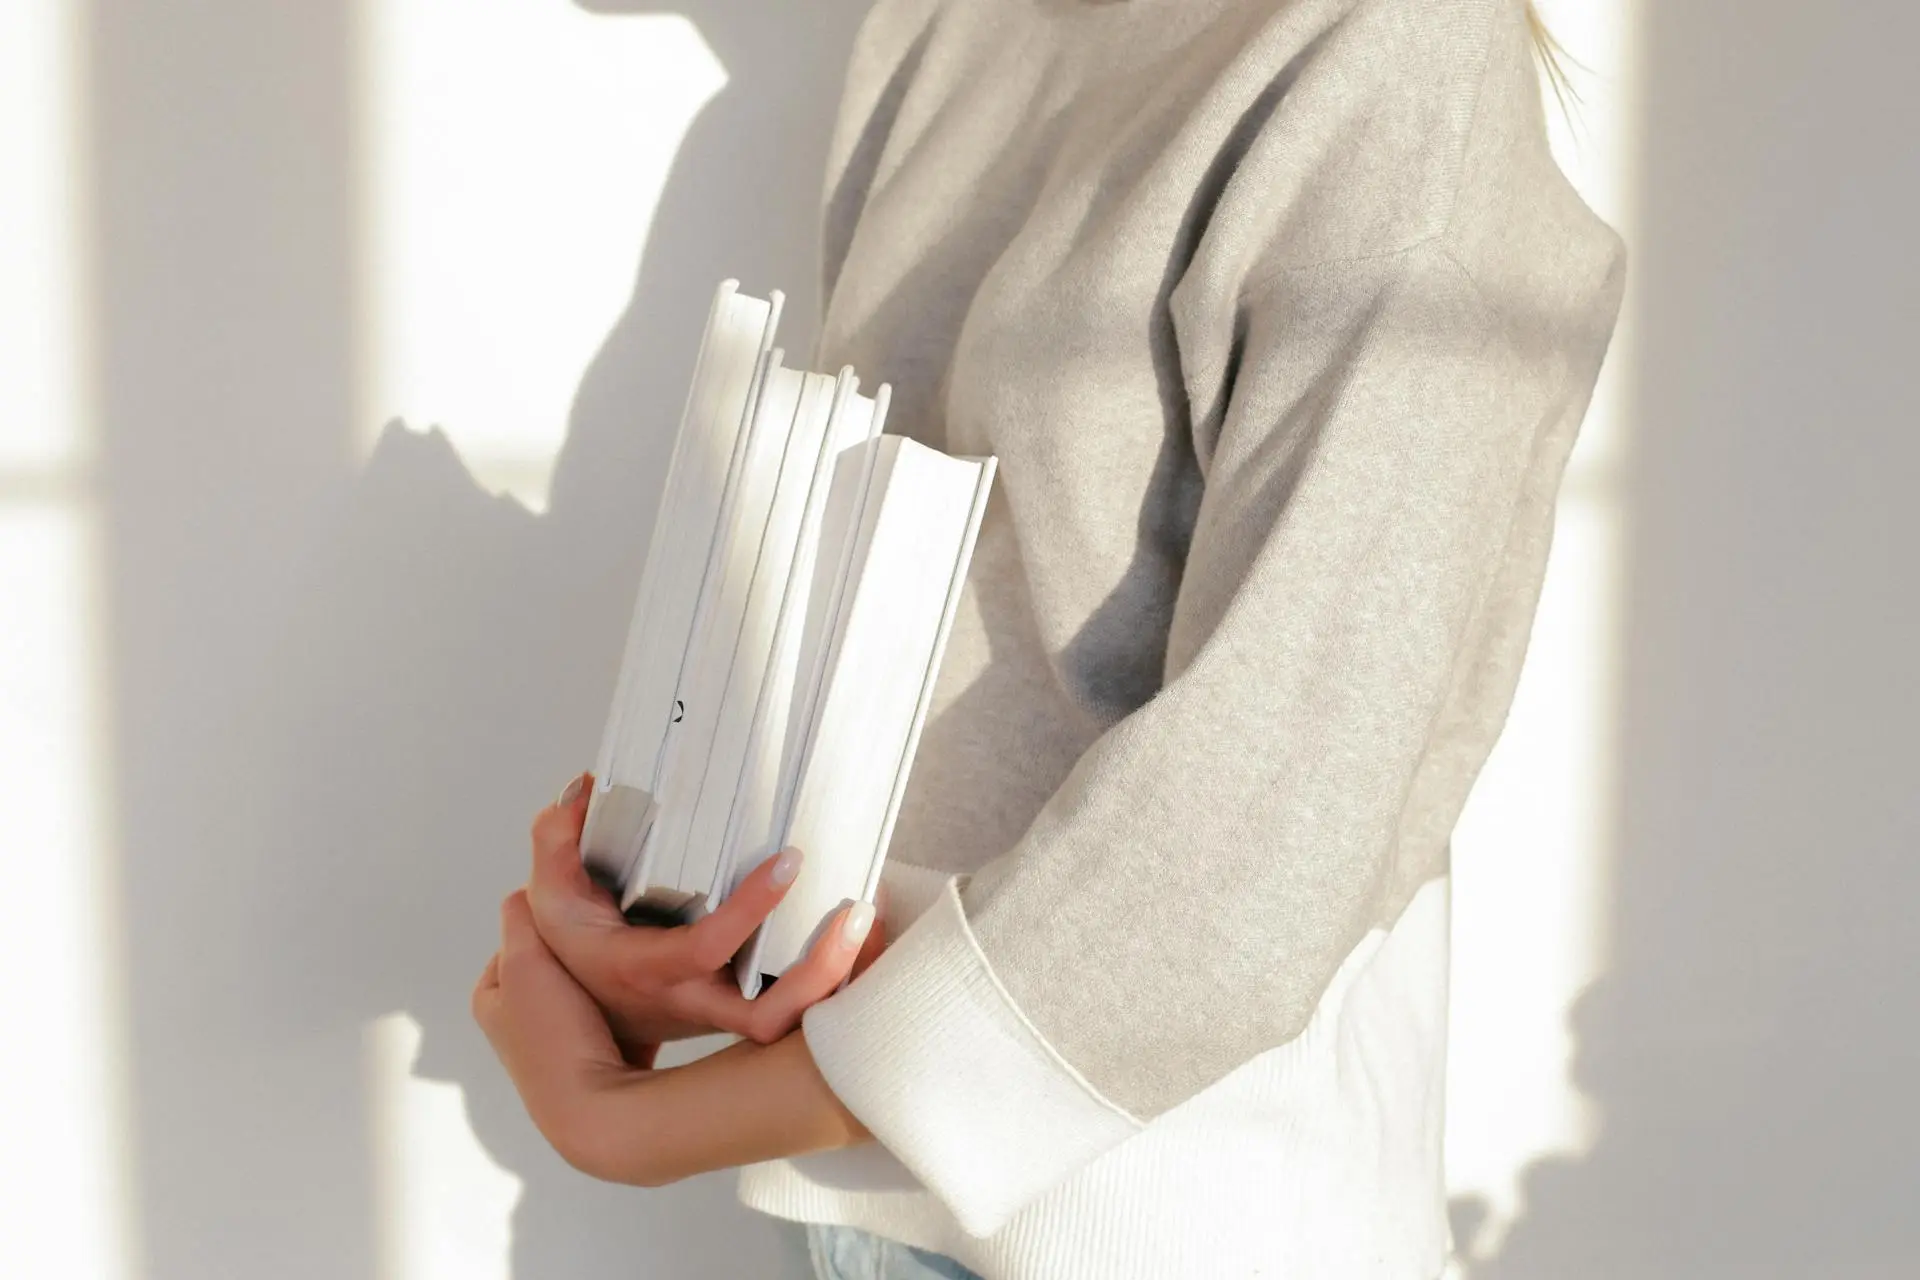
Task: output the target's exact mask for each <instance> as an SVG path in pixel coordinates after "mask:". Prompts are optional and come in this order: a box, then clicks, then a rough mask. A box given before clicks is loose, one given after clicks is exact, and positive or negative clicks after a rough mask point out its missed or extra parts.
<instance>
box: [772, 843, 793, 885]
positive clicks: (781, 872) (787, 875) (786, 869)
mask: <svg viewBox="0 0 1920 1280" xmlns="http://www.w3.org/2000/svg"><path fill="white" fill-rule="evenodd" d="M799 874H800V851H799V850H798V849H782V850H781V851H780V856H779V857H777V858H775V859H774V860H773V872H772V874H771V875H770V876H769V877H768V878H769V879H771V880H772V881H773V882H774V883H775V884H777V885H789V884H792V883H793V879H794V877H795V876H797V875H799Z"/></svg>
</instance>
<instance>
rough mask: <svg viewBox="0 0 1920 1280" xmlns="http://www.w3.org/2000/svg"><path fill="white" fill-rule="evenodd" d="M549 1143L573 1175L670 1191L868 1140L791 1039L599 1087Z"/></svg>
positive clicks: (628, 1075) (802, 1043)
mask: <svg viewBox="0 0 1920 1280" xmlns="http://www.w3.org/2000/svg"><path fill="white" fill-rule="evenodd" d="M547 1138H548V1140H549V1141H550V1142H552V1143H553V1145H554V1147H555V1148H556V1149H557V1150H558V1151H559V1152H560V1154H561V1156H562V1157H563V1158H565V1159H566V1160H567V1162H568V1163H569V1164H571V1165H573V1166H574V1167H575V1168H577V1169H580V1170H581V1171H582V1172H585V1173H587V1174H590V1175H592V1176H593V1177H596V1178H602V1179H605V1180H607V1181H610V1182H624V1183H629V1184H632V1185H635V1186H649V1187H651V1186H663V1185H665V1184H667V1183H672V1182H678V1181H680V1180H681V1179H683V1178H689V1177H692V1176H694V1175H695V1174H699V1173H707V1172H711V1171H713V1170H716V1169H726V1168H732V1167H735V1166H739V1165H746V1164H757V1163H759V1162H760V1161H763V1160H775V1159H780V1158H782V1157H786V1156H796V1155H804V1154H806V1153H808V1152H813V1151H825V1150H830V1149H834V1148H838V1147H848V1146H855V1145H858V1144H860V1143H862V1142H867V1141H870V1140H871V1135H870V1134H869V1133H868V1132H867V1130H866V1128H865V1126H863V1125H862V1124H861V1123H860V1121H859V1120H858V1118H857V1117H855V1116H854V1115H853V1113H852V1112H850V1111H848V1110H847V1109H846V1107H845V1105H843V1104H842V1103H841V1102H840V1100H839V1098H837V1097H836V1096H835V1095H834V1093H833V1090H832V1089H831V1088H829V1087H828V1085H827V1082H826V1079H825V1078H824V1077H823V1076H822V1075H821V1074H820V1070H819V1068H818V1067H816V1066H815V1065H814V1062H813V1055H812V1054H811V1053H810V1052H809V1051H808V1049H807V1044H806V1039H805V1037H804V1036H803V1035H802V1034H801V1033H800V1032H799V1031H794V1032H792V1033H790V1034H788V1035H787V1036H785V1037H783V1038H781V1039H779V1040H776V1041H774V1042H773V1043H772V1044H765V1045H761V1044H755V1043H753V1042H751V1041H741V1042H739V1043H737V1044H733V1045H729V1046H728V1047H727V1048H725V1049H722V1050H720V1051H719V1052H718V1053H714V1054H711V1055H709V1056H708V1057H705V1058H701V1059H699V1060H698V1061H695V1062H690V1063H688V1064H686V1065H685V1066H681V1067H672V1068H669V1069H667V1070H663V1071H639V1070H634V1071H628V1072H624V1073H620V1074H618V1075H609V1076H607V1077H605V1078H602V1079H600V1080H597V1081H596V1082H595V1087H593V1088H592V1089H590V1090H588V1091H586V1092H585V1093H584V1094H583V1095H582V1097H581V1098H580V1105H578V1106H575V1107H570V1108H568V1110H567V1112H566V1114H565V1115H563V1116H559V1117H555V1118H554V1120H553V1124H552V1131H550V1132H548V1133H547Z"/></svg>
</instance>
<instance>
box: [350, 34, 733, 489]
mask: <svg viewBox="0 0 1920 1280" xmlns="http://www.w3.org/2000/svg"><path fill="white" fill-rule="evenodd" d="M360 21H361V31H362V37H361V39H362V50H363V53H362V65H363V68H364V85H365V88H364V92H363V93H362V95H361V101H362V107H361V110H362V120H361V127H360V128H361V136H362V142H361V150H362V153H363V154H364V155H365V156H366V157H367V168H366V170H365V175H364V179H363V183H364V187H363V195H362V199H363V201H364V203H365V212H364V223H365V231H364V234H365V245H366V249H365V269H364V278H363V283H362V290H361V293H362V304H363V314H364V321H363V323H364V325H365V330H364V332H363V334H362V338H361V341H362V351H361V367H362V368H363V369H365V370H366V371H367V372H366V375H365V376H366V386H365V388H364V389H363V391H362V395H363V397H364V400H365V403H363V404H362V405H360V406H359V409H358V417H357V421H358V423H359V430H360V432H361V439H360V440H359V441H358V445H359V451H360V453H361V456H363V457H364V456H365V454H366V453H367V452H368V451H369V450H370V449H371V447H372V443H373V441H374V440H375V439H377V438H378V435H379V433H380V431H381V430H382V429H383V428H384V427H385V425H386V424H387V423H388V422H390V421H392V420H394V419H396V418H399V419H403V420H405V422H406V423H407V425H408V426H410V427H412V428H414V429H416V430H424V429H426V428H429V427H434V426H438V427H440V428H441V429H442V430H444V431H445V432H446V434H447V436H448V437H449V438H450V439H451V441H452V442H453V445H454V447H455V448H456V449H457V450H458V451H459V453H460V455H461V457H462V459H463V460H464V461H465V462H466V464H467V466H468V468H469V469H470V470H471V471H472V472H473V474H474V477H475V479H476V480H477V481H478V482H479V483H480V484H481V485H482V486H484V487H485V488H487V489H489V490H491V491H493V492H496V493H509V494H511V495H513V496H514V497H516V498H518V499H519V500H520V501H522V502H523V503H525V504H527V505H528V506H529V507H531V508H533V509H534V510H536V511H538V510H544V508H545V505H546V499H547V488H548V484H549V481H550V478H551V473H552V468H553V463H554V459H555V457H556V455H557V454H558V452H559V449H560V446H561V444H562V442H563V441H564V440H565V438H566V430H567V419H568V414H569V412H570V410H571V407H572V403H573V395H574V391H575V388H576V387H578V385H579V383H580V378H581V374H582V373H583V372H584V370H585V369H586V367H587V364H588V362H589V361H590V360H591V359H592V358H593V356H594V354H595V352H596V351H597V350H598V348H599V346H600V344H601V342H602V340H603V339H604V338H605V337H606V335H607V333H608V331H609V330H610V329H611V328H612V327H613V324H614V321H615V320H616V319H617V318H618V317H619V315H620V314H621V312H622V310H623V309H624V308H625V307H626V305H627V302H628V299H629V297H630V295H631V292H632V289H633V284H634V279H635V276H636V273H637V270H638V266H639V252H640V248H641V246H642V245H643V244H644V243H645V242H646V238H647V231H648V227H649V224H650V223H651V220H652V216H653V210H654V207H655V205H656V204H657V202H658V200H659V196H660V191H661V188H662V187H663V185H664V184H665V181H666V177H667V172H668V168H669V165H670V164H671V162H672V160H673V156H674V152H675V151H676V149H677V148H678V147H679V144H680V140H681V138H682V136H683V135H684V134H685V132H686V129H687V127H688V125H689V124H690V123H691V121H692V120H693V118H694V116H695V115H696V114H697V113H698V112H699V110H700V108H701V107H702V106H703V105H705V103H706V102H707V101H708V100H709V99H710V98H712V97H713V95H714V94H715V93H717V92H718V91H719V90H720V88H721V87H722V86H723V85H724V84H725V83H726V75H725V72H724V70H723V69H722V68H721V66H720V64H719V63H718V62H717V61H716V60H715V59H714V57H713V55H712V53H711V52H710V51H709V50H708V48H707V46H706V45H705V43H704V42H703V41H702V40H701V39H700V36H699V34H698V32H697V31H696V30H695V29H694V27H693V26H692V25H691V24H690V23H689V22H688V21H687V20H686V19H684V18H682V17H679V16H644V17H609V16H606V15H602V14H595V13H591V12H588V11H586V10H584V9H582V8H580V7H579V6H577V5H574V4H569V3H564V2H561V0H554V2H552V3H528V2H527V0H362V4H361V19H360Z"/></svg>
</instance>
